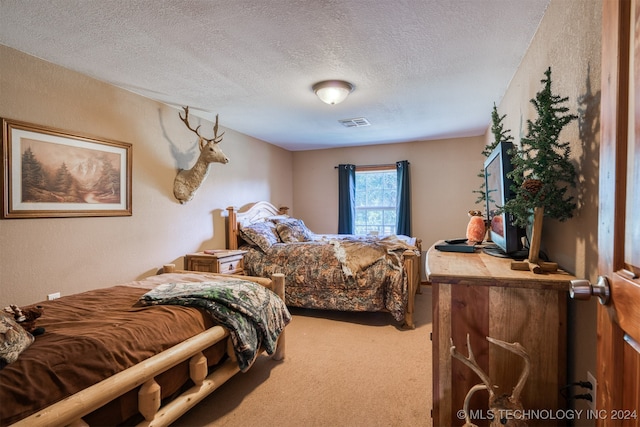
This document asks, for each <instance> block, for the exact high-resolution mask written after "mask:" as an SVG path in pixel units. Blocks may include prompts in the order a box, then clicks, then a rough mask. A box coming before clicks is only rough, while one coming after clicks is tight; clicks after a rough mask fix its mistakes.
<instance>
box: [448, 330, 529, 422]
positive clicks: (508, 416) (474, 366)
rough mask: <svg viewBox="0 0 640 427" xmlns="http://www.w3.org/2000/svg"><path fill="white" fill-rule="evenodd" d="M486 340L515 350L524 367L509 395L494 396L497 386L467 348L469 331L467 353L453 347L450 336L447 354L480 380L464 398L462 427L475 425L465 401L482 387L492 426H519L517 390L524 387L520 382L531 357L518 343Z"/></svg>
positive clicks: (520, 420)
mask: <svg viewBox="0 0 640 427" xmlns="http://www.w3.org/2000/svg"><path fill="white" fill-rule="evenodd" d="M486 338H487V341H489V342H490V343H492V344H495V345H498V346H500V347H502V348H504V349H506V350H509V351H510V352H512V353H515V354H517V355H518V356H520V357H522V358H523V359H524V368H523V370H522V373H521V374H520V378H519V379H518V383H517V384H516V386H515V387H514V388H513V391H512V392H511V395H510V396H509V395H507V394H502V395H500V396H496V393H495V389H496V388H497V386H495V385H494V384H493V382H492V381H491V378H489V376H488V375H487V374H486V372H484V371H483V370H482V368H480V366H479V365H478V363H477V362H476V358H475V356H474V355H473V351H472V350H471V343H470V341H469V334H467V348H468V349H469V357H464V356H463V355H462V354H460V353H459V352H458V351H457V350H456V346H455V345H454V344H453V339H451V349H450V353H451V356H452V357H454V358H456V359H458V360H459V361H460V362H462V363H463V364H465V365H466V366H467V367H469V368H470V369H471V370H472V371H473V372H475V373H476V375H478V377H480V380H481V381H482V384H478V385H475V386H473V387H472V388H471V389H470V390H469V392H468V393H467V396H466V397H465V400H464V408H463V409H464V413H465V424H464V427H477V426H476V425H475V424H473V423H472V422H471V419H470V417H469V401H470V399H471V396H472V395H473V394H474V393H475V392H477V391H479V390H484V389H486V390H487V391H488V392H489V410H490V411H491V413H492V414H493V418H492V421H491V426H492V427H494V426H495V427H497V426H503V425H506V426H510V427H522V426H526V425H527V423H526V421H525V420H523V419H519V418H518V417H517V415H518V414H519V413H521V412H518V411H522V409H523V406H522V402H521V401H520V394H521V393H522V390H523V388H524V385H525V383H526V381H527V378H528V376H529V372H530V371H531V358H530V357H529V355H528V354H527V352H526V350H525V349H524V347H523V346H522V345H520V343H517V342H514V343H508V342H505V341H501V340H499V339H495V338H491V337H486Z"/></svg>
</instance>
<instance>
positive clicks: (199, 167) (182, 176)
mask: <svg viewBox="0 0 640 427" xmlns="http://www.w3.org/2000/svg"><path fill="white" fill-rule="evenodd" d="M182 108H183V110H184V117H182V114H180V113H178V116H179V117H180V120H182V122H183V123H184V124H185V125H186V126H187V128H188V129H189V130H190V131H191V132H193V133H195V134H196V135H197V136H198V145H199V147H200V156H199V157H198V160H196V163H195V165H193V167H192V168H191V169H186V170H181V171H179V172H178V175H177V176H176V179H175V180H174V182H173V195H174V196H175V197H176V199H178V200H179V201H180V203H183V204H184V203H186V202H188V201H189V200H191V199H192V198H193V196H194V194H195V192H196V190H198V188H200V185H201V184H202V182H203V181H204V179H205V178H206V177H207V175H208V174H209V165H210V164H211V163H222V164H225V163H229V159H228V158H227V156H225V154H224V153H223V152H222V150H221V149H220V147H219V146H218V143H220V141H222V136H223V135H224V132H222V133H221V134H220V135H218V115H217V114H216V123H215V125H213V138H205V137H203V136H202V135H200V126H198V127H196V128H195V129H194V128H193V127H192V126H191V125H190V124H189V107H182Z"/></svg>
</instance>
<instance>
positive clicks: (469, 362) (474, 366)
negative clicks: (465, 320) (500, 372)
mask: <svg viewBox="0 0 640 427" xmlns="http://www.w3.org/2000/svg"><path fill="white" fill-rule="evenodd" d="M467 348H468V349H469V357H464V356H463V355H461V354H460V353H458V352H457V351H456V346H455V345H453V338H451V349H450V353H451V356H453V357H455V358H456V359H458V360H459V361H461V362H462V363H464V364H465V365H466V366H468V367H469V368H471V370H472V371H473V372H475V373H476V375H478V377H480V380H482V383H483V384H484V385H485V387H486V388H487V391H488V392H489V401H490V402H492V401H493V399H494V397H495V393H494V390H493V389H494V385H493V383H492V382H491V379H490V378H489V376H488V375H487V374H486V373H485V372H484V371H483V370H482V368H480V366H479V365H478V362H476V358H475V356H474V355H473V351H472V350H471V343H470V341H469V334H467Z"/></svg>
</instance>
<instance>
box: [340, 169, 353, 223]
mask: <svg viewBox="0 0 640 427" xmlns="http://www.w3.org/2000/svg"><path fill="white" fill-rule="evenodd" d="M355 218H356V166H355V165H338V234H353V225H354V223H355Z"/></svg>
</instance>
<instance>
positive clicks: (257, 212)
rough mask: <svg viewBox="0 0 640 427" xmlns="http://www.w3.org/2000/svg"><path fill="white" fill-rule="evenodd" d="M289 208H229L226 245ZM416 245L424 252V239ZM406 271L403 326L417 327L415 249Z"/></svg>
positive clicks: (260, 205) (235, 246)
mask: <svg viewBox="0 0 640 427" xmlns="http://www.w3.org/2000/svg"><path fill="white" fill-rule="evenodd" d="M288 211H289V208H288V207H286V206H283V207H281V208H277V207H275V205H273V204H271V203H269V202H266V201H260V202H256V203H254V204H252V205H251V206H250V207H248V208H247V209H245V210H244V211H242V212H239V211H238V209H237V208H236V207H234V206H229V207H228V208H227V214H226V216H227V223H226V236H225V237H226V245H227V249H232V250H233V249H238V245H239V244H240V243H241V242H242V241H243V240H242V237H240V228H242V227H243V226H245V225H248V224H252V223H256V222H260V221H264V220H265V219H267V218H269V217H274V216H280V215H288ZM416 247H417V248H418V251H419V253H422V240H421V239H416ZM403 255H404V271H405V274H406V275H407V283H408V289H409V298H408V299H407V307H406V310H405V316H404V324H403V325H402V326H403V328H406V329H415V323H414V321H413V313H414V305H415V296H416V294H419V293H422V292H421V290H420V284H421V281H422V277H421V272H420V260H421V257H420V255H418V254H416V253H415V252H414V251H410V250H407V251H405V252H404V254H403Z"/></svg>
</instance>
